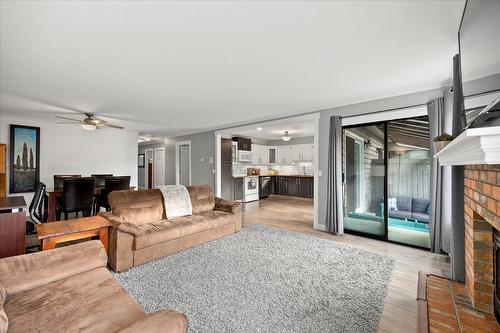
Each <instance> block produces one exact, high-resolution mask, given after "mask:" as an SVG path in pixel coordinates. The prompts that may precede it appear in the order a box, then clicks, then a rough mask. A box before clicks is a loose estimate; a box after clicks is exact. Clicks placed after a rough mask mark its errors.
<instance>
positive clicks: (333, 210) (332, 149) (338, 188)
mask: <svg viewBox="0 0 500 333" xmlns="http://www.w3.org/2000/svg"><path fill="white" fill-rule="evenodd" d="M326 231H328V232H329V233H332V234H337V235H342V234H343V233H344V215H343V210H342V119H341V118H340V117H336V116H335V117H331V118H330V139H329V141H328V182H327V209H326Z"/></svg>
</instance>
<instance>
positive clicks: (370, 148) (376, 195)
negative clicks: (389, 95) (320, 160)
mask: <svg viewBox="0 0 500 333" xmlns="http://www.w3.org/2000/svg"><path fill="white" fill-rule="evenodd" d="M342 134H343V145H344V147H343V155H344V158H343V161H344V163H343V174H344V227H345V228H346V229H348V230H351V231H355V232H360V233H364V234H369V235H373V236H376V237H385V234H386V231H385V229H386V226H385V219H384V216H383V210H382V207H383V204H384V197H385V195H384V191H385V188H384V186H385V181H384V179H385V160H384V137H385V125H384V124H381V125H371V126H360V127H352V128H344V130H343V133H342Z"/></svg>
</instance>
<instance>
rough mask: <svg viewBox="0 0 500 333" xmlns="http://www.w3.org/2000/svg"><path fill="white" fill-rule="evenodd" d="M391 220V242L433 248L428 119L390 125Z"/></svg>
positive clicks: (388, 188) (389, 206)
mask: <svg viewBox="0 0 500 333" xmlns="http://www.w3.org/2000/svg"><path fill="white" fill-rule="evenodd" d="M387 135H388V137H389V149H388V151H389V154H388V163H387V165H388V176H387V184H388V186H387V190H388V194H387V196H388V199H387V201H388V205H387V207H388V221H389V228H388V234H387V238H388V239H389V240H391V241H394V242H398V243H403V244H408V245H414V246H419V247H425V248H430V238H429V214H430V206H429V192H430V175H431V165H430V156H429V122H428V119H427V117H420V118H412V119H403V120H393V121H390V122H388V123H387Z"/></svg>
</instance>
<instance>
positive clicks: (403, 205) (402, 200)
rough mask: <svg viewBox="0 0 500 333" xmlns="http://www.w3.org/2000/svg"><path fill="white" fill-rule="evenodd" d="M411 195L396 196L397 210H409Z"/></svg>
mask: <svg viewBox="0 0 500 333" xmlns="http://www.w3.org/2000/svg"><path fill="white" fill-rule="evenodd" d="M411 201H412V198H411V197H399V198H398V210H404V211H406V212H411Z"/></svg>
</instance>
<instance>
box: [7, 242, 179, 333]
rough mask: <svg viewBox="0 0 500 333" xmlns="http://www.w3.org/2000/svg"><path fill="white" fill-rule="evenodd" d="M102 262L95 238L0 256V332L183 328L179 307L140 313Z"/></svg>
mask: <svg viewBox="0 0 500 333" xmlns="http://www.w3.org/2000/svg"><path fill="white" fill-rule="evenodd" d="M106 262H107V256H106V252H105V250H104V247H103V246H102V243H101V242H100V241H98V240H94V241H88V242H83V243H80V244H76V245H71V246H67V247H62V248H58V249H54V250H49V251H44V252H37V253H33V254H27V255H21V256H16V257H9V258H4V259H0V333H5V332H7V330H8V332H9V333H15V332H65V333H70V332H106V333H112V332H121V333H126V332H128V333H139V332H153V333H154V332H158V333H159V332H168V333H181V332H186V331H187V319H186V316H185V315H183V314H181V313H179V312H176V311H172V310H162V311H158V312H155V313H153V314H146V313H144V311H143V310H142V309H141V307H140V306H139V305H138V304H137V303H135V302H134V301H133V300H132V299H131V298H130V297H129V296H128V295H127V293H126V292H125V290H123V288H122V287H121V285H120V284H119V283H118V282H117V281H116V280H115V279H114V278H113V276H112V275H111V273H110V272H109V271H108V269H107V268H106Z"/></svg>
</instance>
